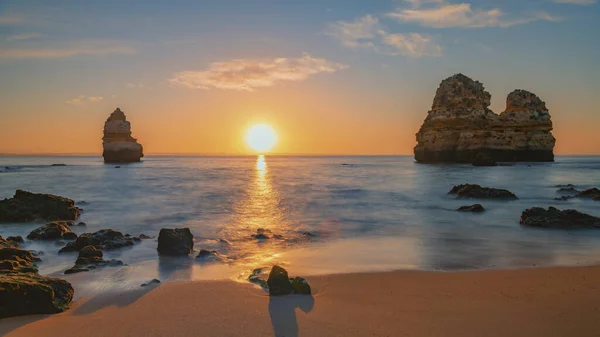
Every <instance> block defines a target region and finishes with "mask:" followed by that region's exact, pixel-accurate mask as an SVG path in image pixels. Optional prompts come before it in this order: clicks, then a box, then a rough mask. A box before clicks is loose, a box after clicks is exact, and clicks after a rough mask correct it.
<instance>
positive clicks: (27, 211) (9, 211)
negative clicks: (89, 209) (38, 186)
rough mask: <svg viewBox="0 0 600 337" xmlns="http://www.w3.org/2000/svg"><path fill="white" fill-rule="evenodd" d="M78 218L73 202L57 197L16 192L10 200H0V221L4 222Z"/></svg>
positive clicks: (77, 211) (21, 191)
mask: <svg viewBox="0 0 600 337" xmlns="http://www.w3.org/2000/svg"><path fill="white" fill-rule="evenodd" d="M78 217H79V209H78V208H77V207H75V202H73V200H71V199H67V198H63V197H59V196H57V195H52V194H40V193H31V192H27V191H23V190H17V191H16V192H15V195H14V196H13V197H12V198H10V199H4V200H0V221H4V222H6V221H10V222H26V221H33V220H37V219H43V220H75V219H77V218H78Z"/></svg>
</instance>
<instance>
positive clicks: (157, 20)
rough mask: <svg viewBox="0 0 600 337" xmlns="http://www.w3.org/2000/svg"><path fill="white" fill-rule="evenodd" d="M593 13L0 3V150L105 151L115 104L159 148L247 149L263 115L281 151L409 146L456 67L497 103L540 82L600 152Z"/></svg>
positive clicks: (580, 3)
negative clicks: (248, 133)
mask: <svg viewBox="0 0 600 337" xmlns="http://www.w3.org/2000/svg"><path fill="white" fill-rule="evenodd" d="M599 15H600V6H599V5H598V3H596V1H593V0H556V1H555V0H531V1H516V0H506V1H478V0H472V1H442V0H420V1H416V0H412V1H403V0H392V1H384V0H380V1H302V2H300V1H251V0H246V1H169V2H166V1H161V2H158V1H151V2H150V1H0V76H1V77H2V79H3V81H1V84H0V116H1V117H2V120H3V123H2V124H1V125H0V152H19V153H21V152H23V153H27V152H37V153H39V152H53V153H56V152H68V153H71V152H86V153H87V152H90V153H93V152H97V151H98V150H99V147H100V146H101V144H99V143H98V139H99V138H100V137H101V126H102V123H103V121H104V119H106V116H108V114H109V113H110V112H111V111H112V110H113V109H114V108H115V107H116V106H120V107H121V108H123V109H124V110H125V112H126V113H127V115H128V117H129V119H130V120H131V121H132V124H133V127H134V136H137V137H138V138H140V139H141V140H144V139H145V142H144V143H145V144H146V148H147V149H148V150H149V151H150V153H166V152H194V153H239V152H243V151H244V149H243V144H241V143H240V141H239V139H241V137H238V134H239V133H241V132H242V131H243V128H244V127H247V125H248V123H252V122H255V121H257V122H258V121H260V122H268V123H272V124H274V126H276V129H278V130H279V132H280V133H281V134H282V142H283V143H284V144H282V146H281V147H280V149H279V150H280V152H291V153H410V152H411V149H412V147H413V146H414V133H415V132H416V131H417V130H418V127H419V125H420V123H421V122H422V120H423V119H424V118H425V115H426V112H427V110H428V108H429V106H430V105H431V101H432V98H433V94H434V92H435V89H436V88H437V85H438V84H439V82H440V81H441V80H442V79H443V78H445V77H448V76H450V75H452V74H454V73H457V72H462V73H465V74H466V75H468V76H470V77H472V78H474V79H477V80H479V81H481V82H483V83H484V85H485V86H486V88H487V90H488V91H490V92H491V94H492V109H493V110H494V111H495V112H497V113H499V112H501V111H502V110H503V108H504V101H505V97H506V95H507V94H508V93H509V92H510V91H512V90H513V89H516V88H524V89H528V90H530V91H533V92H535V93H536V94H538V95H539V96H540V97H541V98H542V99H543V100H545V101H546V102H547V103H548V106H549V109H550V113H551V115H552V116H553V121H554V124H555V136H556V137H557V138H558V143H557V152H559V153H598V152H599V151H600V145H593V144H591V143H590V142H589V139H590V137H593V136H595V132H596V131H595V129H597V127H598V126H600V114H598V109H597V107H596V106H597V104H596V102H595V101H596V99H597V97H598V96H599V94H600V61H599V60H600V43H599V42H600V38H599V37H598V36H597V32H599V31H600V22H599V21H598V20H597V18H598V17H599ZM234 60H237V61H234ZM66 121H68V122H66ZM65 123H66V124H65ZM75 125H77V127H74V126H75ZM64 127H69V128H71V129H75V130H74V131H73V132H69V133H68V135H64V136H63V137H60V139H57V137H56V136H53V134H55V133H56V132H57V131H62V130H63V129H62V128H64ZM159 128H160V129H161V131H160V132H157V129H159ZM215 130H219V131H220V132H217V131H215ZM241 130H242V131H241ZM186 135H187V136H186ZM217 138H218V139H217ZM177 144H185V146H178V145H177ZM148 145H149V146H148ZM284 145H285V146H284Z"/></svg>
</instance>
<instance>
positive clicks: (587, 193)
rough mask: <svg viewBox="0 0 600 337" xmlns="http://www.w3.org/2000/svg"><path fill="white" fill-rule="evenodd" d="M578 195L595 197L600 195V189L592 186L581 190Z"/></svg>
mask: <svg viewBox="0 0 600 337" xmlns="http://www.w3.org/2000/svg"><path fill="white" fill-rule="evenodd" d="M577 196H578V197H580V198H594V197H597V196H600V190H599V189H597V188H590V189H587V190H585V191H582V192H580V193H579V194H577Z"/></svg>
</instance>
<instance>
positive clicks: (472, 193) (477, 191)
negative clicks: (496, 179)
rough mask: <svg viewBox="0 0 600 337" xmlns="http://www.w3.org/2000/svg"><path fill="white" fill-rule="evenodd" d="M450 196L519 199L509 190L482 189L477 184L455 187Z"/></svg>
mask: <svg viewBox="0 0 600 337" xmlns="http://www.w3.org/2000/svg"><path fill="white" fill-rule="evenodd" d="M448 194H456V196H457V197H459V198H475V199H505V200H512V199H518V198H517V196H516V195H514V193H512V192H511V191H509V190H503V189H499V188H490V187H481V186H479V185H476V184H462V185H456V186H454V187H453V188H452V189H451V190H450V192H448Z"/></svg>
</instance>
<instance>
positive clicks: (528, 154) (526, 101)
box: [414, 74, 555, 163]
mask: <svg viewBox="0 0 600 337" xmlns="http://www.w3.org/2000/svg"><path fill="white" fill-rule="evenodd" d="M490 99H491V95H490V93H489V92H487V91H485V88H484V86H483V84H481V83H480V82H477V81H474V80H472V79H471V78H469V77H467V76H465V75H462V74H457V75H454V76H452V77H449V78H447V79H445V80H443V81H442V83H441V84H440V86H439V88H438V89H437V92H436V95H435V97H434V99H433V105H432V107H431V110H430V111H429V112H428V114H427V118H425V121H424V122H423V124H422V125H421V129H420V130H419V132H418V133H417V135H416V136H417V145H416V146H415V149H414V152H415V160H416V161H418V162H422V163H436V162H455V163H472V162H473V161H474V159H475V158H476V156H478V155H480V154H482V155H485V156H486V157H488V158H489V160H490V161H494V162H518V161H553V160H554V153H553V150H554V144H555V139H554V137H553V136H552V133H551V131H552V121H551V120H550V114H549V113H548V110H547V108H546V104H545V103H544V102H543V101H542V100H541V99H540V98H539V97H537V96H536V95H535V94H533V93H531V92H529V91H526V90H515V91H513V92H511V93H510V94H509V95H508V97H507V99H506V110H505V111H504V112H502V113H501V114H500V115H497V114H495V113H494V112H493V111H492V110H490V109H489V106H490Z"/></svg>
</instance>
